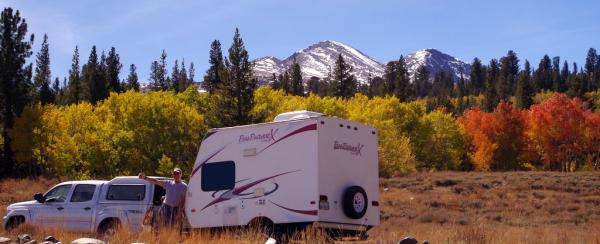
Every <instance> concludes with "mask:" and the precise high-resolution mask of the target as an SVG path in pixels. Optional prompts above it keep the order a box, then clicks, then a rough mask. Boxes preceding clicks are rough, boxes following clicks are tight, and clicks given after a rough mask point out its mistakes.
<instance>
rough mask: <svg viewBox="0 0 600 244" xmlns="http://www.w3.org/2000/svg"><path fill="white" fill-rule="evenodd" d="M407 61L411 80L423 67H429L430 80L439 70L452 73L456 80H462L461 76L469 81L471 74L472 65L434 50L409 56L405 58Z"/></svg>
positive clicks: (430, 49) (429, 49)
mask: <svg viewBox="0 0 600 244" xmlns="http://www.w3.org/2000/svg"><path fill="white" fill-rule="evenodd" d="M405 61H406V66H407V67H408V74H409V76H410V79H411V80H413V79H414V76H415V74H416V73H417V69H418V68H419V67H420V66H421V65H425V66H426V67H427V70H428V71H429V77H430V78H433V77H434V75H435V74H436V73H437V72H438V71H439V70H444V72H452V73H453V74H454V78H455V79H454V80H458V79H460V75H461V74H462V75H463V77H464V78H465V79H469V74H470V73H471V65H469V64H468V63H465V62H463V61H462V60H459V59H457V58H455V57H452V56H450V55H448V54H445V53H443V52H440V51H439V50H436V49H433V48H427V49H422V50H419V51H416V52H414V53H411V54H408V55H406V57H405Z"/></svg>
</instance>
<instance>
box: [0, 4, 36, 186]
mask: <svg viewBox="0 0 600 244" xmlns="http://www.w3.org/2000/svg"><path fill="white" fill-rule="evenodd" d="M26 38H27V23H26V21H25V19H22V18H21V16H20V13H19V11H18V10H17V11H16V12H15V13H14V14H13V9H12V8H4V10H3V11H2V13H1V15H0V103H1V105H0V116H1V118H2V122H3V123H2V126H3V127H2V137H3V139H4V140H3V149H4V151H3V158H2V165H1V166H0V177H6V176H9V175H14V174H15V171H14V168H15V159H14V158H13V151H12V148H11V141H12V140H11V138H10V137H9V135H8V131H9V129H10V128H12V127H13V125H14V121H15V118H16V117H18V116H19V115H20V114H21V112H22V111H23V109H24V108H25V106H27V105H28V104H29V102H30V101H31V98H30V96H29V94H31V89H32V83H31V73H32V66H31V65H25V63H26V62H27V58H29V57H30V56H31V54H32V52H31V45H32V44H33V35H31V36H30V37H29V40H26Z"/></svg>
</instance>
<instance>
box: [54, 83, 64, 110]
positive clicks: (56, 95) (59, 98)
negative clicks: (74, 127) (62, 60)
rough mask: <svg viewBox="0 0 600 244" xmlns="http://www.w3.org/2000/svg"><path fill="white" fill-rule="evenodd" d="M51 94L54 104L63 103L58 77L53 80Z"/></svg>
mask: <svg viewBox="0 0 600 244" xmlns="http://www.w3.org/2000/svg"><path fill="white" fill-rule="evenodd" d="M52 94H53V95H54V103H56V104H62V103H63V102H62V101H63V89H61V88H60V79H59V78H58V77H55V78H54V83H53V84H52Z"/></svg>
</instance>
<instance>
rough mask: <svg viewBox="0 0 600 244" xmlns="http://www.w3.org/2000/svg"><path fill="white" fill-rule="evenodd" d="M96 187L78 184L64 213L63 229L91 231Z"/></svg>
mask: <svg viewBox="0 0 600 244" xmlns="http://www.w3.org/2000/svg"><path fill="white" fill-rule="evenodd" d="M96 188H97V187H96V185H93V184H78V185H76V186H75V189H74V190H73V194H71V199H70V200H69V202H68V203H67V204H66V207H65V209H64V210H63V211H64V215H65V218H64V219H65V222H64V227H65V228H66V229H69V230H75V231H85V232H90V231H92V217H93V214H94V213H95V210H96V202H97V201H95V200H96V199H97V198H96V197H95V195H97V194H95V193H96Z"/></svg>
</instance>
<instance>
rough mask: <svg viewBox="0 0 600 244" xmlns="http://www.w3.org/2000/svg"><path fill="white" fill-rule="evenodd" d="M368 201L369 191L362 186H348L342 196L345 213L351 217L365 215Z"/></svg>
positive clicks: (358, 217) (356, 217)
mask: <svg viewBox="0 0 600 244" xmlns="http://www.w3.org/2000/svg"><path fill="white" fill-rule="evenodd" d="M368 203H369V200H368V198H367V193H366V192H365V189H363V188H362V187H360V186H351V187H348V189H346V191H345V192H344V196H343V198H342V207H343V209H344V213H345V214H346V216H348V217H349V218H351V219H360V218H362V217H363V216H365V214H366V213H367V206H368Z"/></svg>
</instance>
